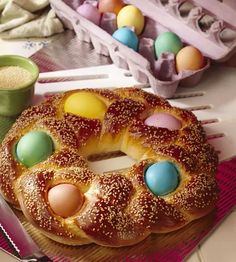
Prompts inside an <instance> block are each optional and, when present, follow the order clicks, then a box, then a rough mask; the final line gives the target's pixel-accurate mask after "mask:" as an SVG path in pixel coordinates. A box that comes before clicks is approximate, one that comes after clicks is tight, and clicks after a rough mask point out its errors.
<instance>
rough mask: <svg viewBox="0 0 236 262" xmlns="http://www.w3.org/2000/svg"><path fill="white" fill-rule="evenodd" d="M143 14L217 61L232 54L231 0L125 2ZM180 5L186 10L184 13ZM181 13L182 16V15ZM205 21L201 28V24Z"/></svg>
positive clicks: (235, 13) (235, 27)
mask: <svg viewBox="0 0 236 262" xmlns="http://www.w3.org/2000/svg"><path fill="white" fill-rule="evenodd" d="M127 2H129V3H130V4H132V5H135V6H136V7H138V8H139V9H140V10H141V11H142V12H143V13H144V14H148V16H149V17H151V18H152V19H154V20H155V21H156V22H158V23H160V24H161V25H163V26H165V27H167V28H168V29H170V30H171V31H172V32H175V33H176V34H177V35H178V36H179V37H180V38H181V39H183V40H184V42H185V43H188V44H191V45H193V46H195V47H197V48H198V49H199V50H201V52H202V53H203V54H204V55H205V56H207V57H209V58H211V59H213V60H217V61H224V60H226V59H227V58H228V57H229V56H231V55H232V54H233V53H234V52H235V51H236V50H235V47H236V37H235V35H234V37H232V36H229V34H230V31H232V33H234V34H235V31H236V20H235V17H236V1H235V0H222V1H218V0H207V1H206V0H190V1H186V0H146V1H139V0H129V1H127ZM184 5H185V7H186V8H187V5H188V6H189V7H190V8H187V10H184ZM184 11H185V12H184ZM207 17H208V19H209V21H208V25H206V27H205V28H204V27H203V26H202V25H201V22H203V21H204V18H206V19H207Z"/></svg>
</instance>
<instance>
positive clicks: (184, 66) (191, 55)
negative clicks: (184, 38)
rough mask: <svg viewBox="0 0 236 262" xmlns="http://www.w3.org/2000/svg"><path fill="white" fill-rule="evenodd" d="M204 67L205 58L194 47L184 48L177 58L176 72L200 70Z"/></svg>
mask: <svg viewBox="0 0 236 262" xmlns="http://www.w3.org/2000/svg"><path fill="white" fill-rule="evenodd" d="M203 66H204V57H203V55H202V53H201V52H200V51H199V50H198V49H197V48H195V47H193V46H186V47H184V48H182V49H181V50H180V51H179V52H178V54H177V56H176V70H177V72H178V73H179V72H181V71H184V70H191V71H194V70H199V69H201V68H202V67H203Z"/></svg>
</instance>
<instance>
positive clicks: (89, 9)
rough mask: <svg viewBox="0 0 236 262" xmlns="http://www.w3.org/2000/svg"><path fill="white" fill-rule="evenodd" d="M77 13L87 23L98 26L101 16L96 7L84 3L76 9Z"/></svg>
mask: <svg viewBox="0 0 236 262" xmlns="http://www.w3.org/2000/svg"><path fill="white" fill-rule="evenodd" d="M76 11H77V13H79V14H80V15H82V16H83V17H85V18H87V19H88V20H89V21H91V22H93V23H94V24H96V25H99V23H100V19H101V14H100V12H99V11H98V9H97V7H96V6H93V5H92V4H88V3H84V4H82V5H81V6H79V7H78V8H77V9H76Z"/></svg>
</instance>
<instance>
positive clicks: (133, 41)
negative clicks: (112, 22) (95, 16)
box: [112, 27, 139, 51]
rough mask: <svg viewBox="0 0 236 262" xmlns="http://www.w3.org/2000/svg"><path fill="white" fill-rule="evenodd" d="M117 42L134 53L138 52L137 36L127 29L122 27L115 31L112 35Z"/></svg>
mask: <svg viewBox="0 0 236 262" xmlns="http://www.w3.org/2000/svg"><path fill="white" fill-rule="evenodd" d="M112 36H113V37H114V38H115V39H116V40H117V41H119V42H121V43H122V44H124V45H126V46H128V47H130V48H132V49H133V50H134V51H138V42H139V40H138V37H137V35H136V34H135V33H134V32H133V31H132V30H130V29H129V28H127V27H122V28H120V29H118V30H116V31H115V32H114V33H113V35H112Z"/></svg>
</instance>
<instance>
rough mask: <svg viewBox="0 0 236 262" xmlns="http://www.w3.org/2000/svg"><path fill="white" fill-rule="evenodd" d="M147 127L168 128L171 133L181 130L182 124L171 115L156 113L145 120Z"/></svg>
mask: <svg viewBox="0 0 236 262" xmlns="http://www.w3.org/2000/svg"><path fill="white" fill-rule="evenodd" d="M144 123H145V125H147V126H155V127H162V128H167V129H169V130H171V131H173V130H178V129H180V128H181V126H182V125H181V122H180V121H179V120H178V119H177V118H176V117H174V116H172V115H171V114H169V113H164V112H162V113H155V114H153V115H151V116H149V117H148V118H147V119H146V120H145V122H144Z"/></svg>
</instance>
